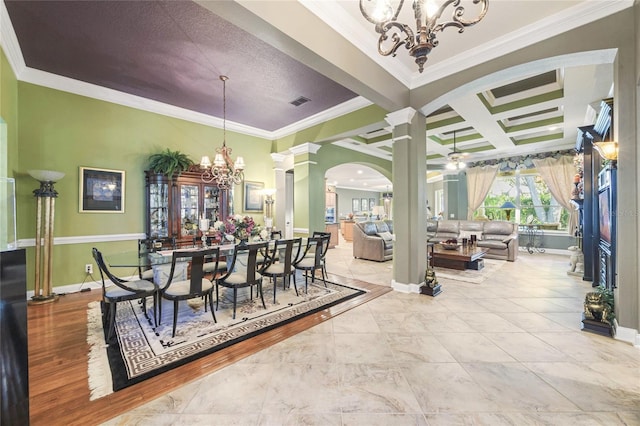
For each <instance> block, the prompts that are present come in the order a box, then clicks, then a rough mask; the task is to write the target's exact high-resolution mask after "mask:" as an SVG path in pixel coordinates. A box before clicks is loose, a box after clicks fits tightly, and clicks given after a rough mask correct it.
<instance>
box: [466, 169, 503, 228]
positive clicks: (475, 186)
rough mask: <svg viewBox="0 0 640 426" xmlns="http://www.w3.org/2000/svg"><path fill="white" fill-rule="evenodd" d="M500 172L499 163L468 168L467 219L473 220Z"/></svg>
mask: <svg viewBox="0 0 640 426" xmlns="http://www.w3.org/2000/svg"><path fill="white" fill-rule="evenodd" d="M496 174H498V165H497V164H496V165H493V166H482V167H470V168H468V169H467V203H468V206H469V211H468V213H467V219H468V220H473V212H474V211H476V209H477V208H478V207H480V205H481V204H482V202H483V201H484V199H485V198H486V196H487V194H488V193H489V190H490V189H491V185H493V181H494V179H495V178H496Z"/></svg>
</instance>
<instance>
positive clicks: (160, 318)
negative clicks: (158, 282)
mask: <svg viewBox="0 0 640 426" xmlns="http://www.w3.org/2000/svg"><path fill="white" fill-rule="evenodd" d="M161 322H162V294H160V293H158V323H157V325H160V323H161Z"/></svg>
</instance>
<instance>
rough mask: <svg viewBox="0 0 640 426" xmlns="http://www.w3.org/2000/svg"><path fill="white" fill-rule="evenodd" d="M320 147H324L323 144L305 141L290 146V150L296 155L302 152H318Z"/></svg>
mask: <svg viewBox="0 0 640 426" xmlns="http://www.w3.org/2000/svg"><path fill="white" fill-rule="evenodd" d="M320 148H322V145H319V144H317V143H312V142H305V143H301V144H300V145H295V146H292V147H291V148H289V151H290V152H291V153H292V154H293V155H294V156H296V155H301V154H316V153H317V152H318V151H319V150H320Z"/></svg>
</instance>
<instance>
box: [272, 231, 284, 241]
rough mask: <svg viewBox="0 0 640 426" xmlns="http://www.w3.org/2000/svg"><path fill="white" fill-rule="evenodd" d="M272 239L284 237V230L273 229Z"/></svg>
mask: <svg viewBox="0 0 640 426" xmlns="http://www.w3.org/2000/svg"><path fill="white" fill-rule="evenodd" d="M269 238H270V239H271V240H281V239H282V231H271V235H270V236H269Z"/></svg>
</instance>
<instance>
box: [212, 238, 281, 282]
mask: <svg viewBox="0 0 640 426" xmlns="http://www.w3.org/2000/svg"><path fill="white" fill-rule="evenodd" d="M267 247H268V243H267V242H266V241H263V242H257V243H250V244H241V243H239V244H236V245H235V247H234V249H233V260H232V262H231V266H230V267H229V269H228V271H227V273H226V274H225V275H224V276H222V277H220V278H219V281H224V280H225V279H226V278H227V277H228V276H229V275H231V274H232V273H234V271H235V269H236V268H237V267H238V266H240V265H239V261H238V259H239V258H242V259H243V261H244V259H245V258H246V272H245V271H242V273H243V274H246V283H255V282H256V281H258V280H259V279H261V278H258V277H256V275H257V274H258V273H259V272H261V271H262V270H264V268H266V266H268V265H269V264H270V263H269V262H264V264H260V263H259V262H258V253H259V252H263V253H264V252H265V250H267ZM265 265H266V266H265ZM243 269H244V265H243ZM239 272H240V271H235V273H239Z"/></svg>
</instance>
